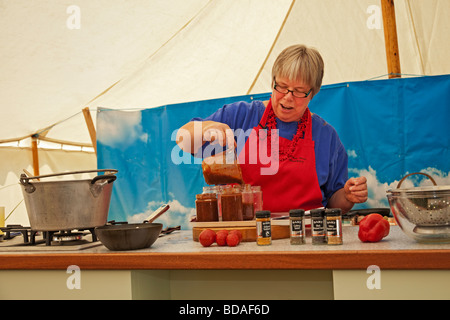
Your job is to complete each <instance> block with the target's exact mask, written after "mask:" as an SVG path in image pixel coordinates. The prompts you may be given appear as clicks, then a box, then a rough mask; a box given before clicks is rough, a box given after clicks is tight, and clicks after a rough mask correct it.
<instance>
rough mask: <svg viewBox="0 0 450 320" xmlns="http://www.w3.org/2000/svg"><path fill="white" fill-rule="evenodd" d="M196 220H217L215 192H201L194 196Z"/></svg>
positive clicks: (217, 211) (217, 210)
mask: <svg viewBox="0 0 450 320" xmlns="http://www.w3.org/2000/svg"><path fill="white" fill-rule="evenodd" d="M195 198H196V200H195V208H196V210H197V221H199V222H206V221H219V209H218V206H217V196H216V194H215V193H201V194H197V195H196V196H195Z"/></svg>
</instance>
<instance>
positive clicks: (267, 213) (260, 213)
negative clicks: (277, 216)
mask: <svg viewBox="0 0 450 320" xmlns="http://www.w3.org/2000/svg"><path fill="white" fill-rule="evenodd" d="M255 216H256V218H270V211H269V210H261V211H256V212H255Z"/></svg>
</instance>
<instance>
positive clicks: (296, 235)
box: [289, 209, 305, 245]
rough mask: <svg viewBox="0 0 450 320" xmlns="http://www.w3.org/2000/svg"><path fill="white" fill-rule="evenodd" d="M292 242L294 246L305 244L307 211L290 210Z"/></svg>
mask: <svg viewBox="0 0 450 320" xmlns="http://www.w3.org/2000/svg"><path fill="white" fill-rule="evenodd" d="M289 228H290V242H291V244H293V245H297V244H304V243H305V210H303V209H292V210H289Z"/></svg>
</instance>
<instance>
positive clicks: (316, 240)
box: [309, 209, 327, 245]
mask: <svg viewBox="0 0 450 320" xmlns="http://www.w3.org/2000/svg"><path fill="white" fill-rule="evenodd" d="M309 212H310V214H311V238H312V240H311V242H312V244H314V245H320V244H326V243H327V237H326V220H325V209H311V210H310V211H309Z"/></svg>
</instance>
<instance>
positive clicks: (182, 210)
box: [127, 200, 195, 229]
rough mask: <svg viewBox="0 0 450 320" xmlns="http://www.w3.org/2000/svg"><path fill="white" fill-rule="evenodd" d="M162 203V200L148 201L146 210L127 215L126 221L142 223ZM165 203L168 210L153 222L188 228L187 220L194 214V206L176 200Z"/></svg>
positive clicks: (165, 226) (166, 225) (164, 226)
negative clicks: (184, 204)
mask: <svg viewBox="0 0 450 320" xmlns="http://www.w3.org/2000/svg"><path fill="white" fill-rule="evenodd" d="M163 204H164V202H162V201H150V202H149V203H148V204H147V209H146V211H145V212H141V213H137V214H135V215H133V216H130V217H128V219H127V221H128V223H142V222H143V221H144V220H147V219H148V217H149V216H150V215H151V214H152V213H153V211H155V210H156V209H158V208H159V207H160V206H161V205H163ZM167 204H168V205H169V206H170V208H169V210H168V211H167V212H166V213H164V214H162V215H161V216H160V217H159V218H157V219H156V220H155V222H158V223H162V224H163V228H167V227H176V226H181V228H184V229H186V228H189V224H190V223H189V221H190V220H191V217H192V216H195V208H189V207H185V206H183V205H182V204H181V203H180V202H179V201H178V200H170V201H169V202H167Z"/></svg>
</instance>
